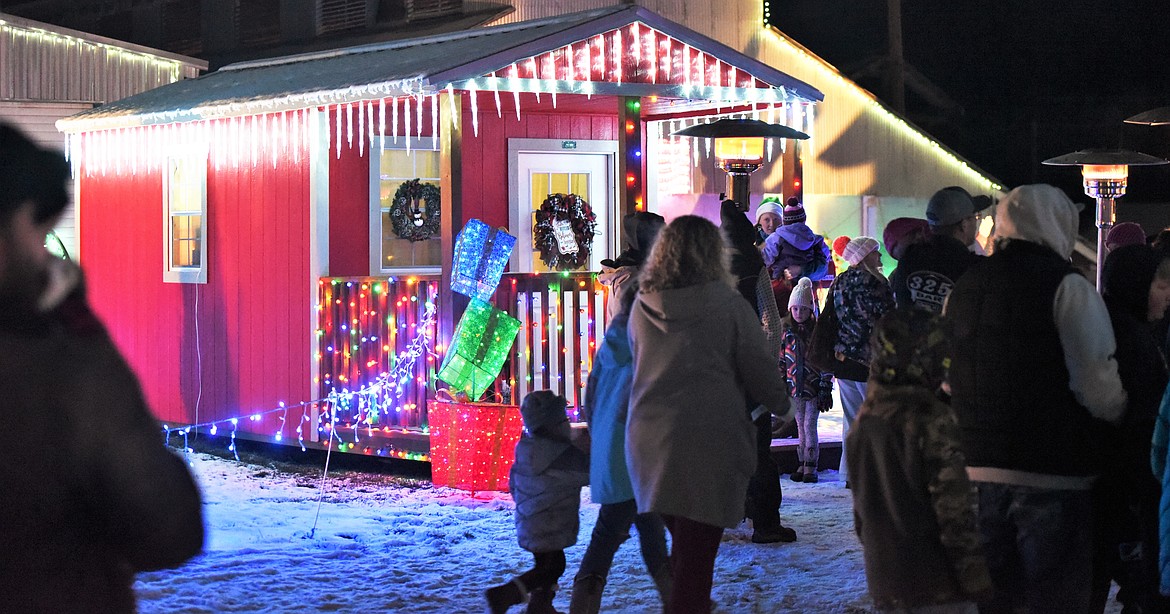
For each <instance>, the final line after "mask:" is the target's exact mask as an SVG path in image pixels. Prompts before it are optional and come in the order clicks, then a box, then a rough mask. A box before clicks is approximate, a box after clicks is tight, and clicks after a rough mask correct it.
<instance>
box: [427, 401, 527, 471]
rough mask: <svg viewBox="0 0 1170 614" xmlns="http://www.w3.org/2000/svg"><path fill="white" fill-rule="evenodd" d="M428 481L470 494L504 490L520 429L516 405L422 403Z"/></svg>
mask: <svg viewBox="0 0 1170 614" xmlns="http://www.w3.org/2000/svg"><path fill="white" fill-rule="evenodd" d="M427 417H428V421H429V423H430V431H431V452H430V456H431V481H432V482H433V483H434V484H435V485H436V486H450V487H452V488H459V489H462V490H469V491H471V492H473V493H474V492H477V491H489V490H502V491H506V490H508V472H509V471H511V469H512V462H513V461H514V460H515V457H516V441H517V440H519V439H520V432H521V430H522V429H523V428H524V421H523V419H522V418H521V417H520V407H519V406H516V405H501V404H498V403H467V402H462V403H461V402H451V401H443V400H431V401H428V402H427Z"/></svg>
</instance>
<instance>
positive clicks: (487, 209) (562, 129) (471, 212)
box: [463, 92, 618, 228]
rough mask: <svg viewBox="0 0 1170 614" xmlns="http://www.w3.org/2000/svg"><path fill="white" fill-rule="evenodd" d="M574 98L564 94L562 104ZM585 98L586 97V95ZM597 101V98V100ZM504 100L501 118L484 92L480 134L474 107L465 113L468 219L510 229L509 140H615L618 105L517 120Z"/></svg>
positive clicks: (522, 116) (523, 116)
mask: <svg viewBox="0 0 1170 614" xmlns="http://www.w3.org/2000/svg"><path fill="white" fill-rule="evenodd" d="M566 98H571V97H569V96H562V97H561V100H562V101H563V102H567V101H566V100H565V99H566ZM581 98H584V97H583V96H582V97H581ZM594 100H596V99H594ZM509 103H510V101H509V100H508V97H505V98H504V104H505V108H504V109H503V117H502V118H500V117H497V116H496V111H495V103H494V101H492V99H491V96H490V95H486V94H485V93H482V92H481V93H480V100H479V136H478V137H477V136H475V133H474V131H473V129H472V124H471V107H470V104H469V103H468V102H466V101H465V102H464V109H463V117H464V121H463V124H464V125H463V219H464V221H466V220H469V219H471V218H479V219H481V220H483V221H484V222H486V223H487V224H489V225H491V226H503V227H504V228H507V227H508V207H509V205H508V172H509V171H508V139H517V138H518V139H574V140H581V141H585V140H614V139H616V138H617V134H618V131H617V102H616V101H614V103H613V106H614V112H613V113H612V114H588V113H557V112H556V111H546V110H541V111H540V112H525V111H524V106H523V104H522V105H521V109H520V119H519V121H517V119H516V113H515V110H514V109H515V107H510V109H511V110H509Z"/></svg>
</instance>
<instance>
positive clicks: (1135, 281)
mask: <svg viewBox="0 0 1170 614" xmlns="http://www.w3.org/2000/svg"><path fill="white" fill-rule="evenodd" d="M1102 277H1103V278H1104V286H1105V287H1104V290H1103V297H1104V299H1105V306H1106V307H1108V309H1109V319H1110V321H1111V322H1112V324H1113V335H1114V336H1115V337H1116V338H1117V353H1116V354H1115V355H1114V356H1115V358H1116V359H1117V372H1118V375H1120V376H1121V385H1122V387H1124V388H1125V391H1126V393H1128V395H1129V403H1128V404H1127V405H1126V408H1125V415H1124V416H1123V417H1122V419H1121V422H1120V423H1119V424H1118V425H1117V427H1116V429H1114V430H1112V431H1111V433H1110V435H1111V437H1110V439H1109V440H1108V443H1107V446H1108V449H1109V450H1110V451H1111V453H1110V454H1109V456H1108V457H1107V459H1106V461H1105V463H1106V467H1105V468H1104V470H1103V471H1102V478H1101V479H1100V480H1099V481H1098V483H1097V485H1096V488H1095V489H1094V493H1093V494H1094V506H1095V509H1094V512H1095V515H1094V518H1095V524H1096V527H1097V534H1096V552H1095V555H1094V573H1093V579H1094V586H1093V588H1094V591H1093V601H1092V609H1091V611H1093V612H1101V611H1103V610H1104V607H1105V601H1106V598H1107V597H1108V592H1109V581H1110V579H1114V580H1116V581H1117V583H1118V586H1119V587H1120V590H1119V591H1118V594H1117V599H1118V600H1119V601H1121V602H1122V603H1123V604H1125V606H1126V610H1125V611H1127V612H1129V611H1135V612H1170V600H1167V599H1165V598H1164V597H1162V596H1161V595H1159V593H1158V577H1159V576H1158V567H1157V562H1158V500H1159V498H1160V497H1161V490H1162V489H1161V485H1160V483H1159V479H1158V478H1156V477H1155V476H1154V475H1153V473H1151V471H1150V441H1151V439H1152V437H1153V434H1154V423H1155V421H1156V420H1157V417H1158V408H1159V405H1160V403H1161V400H1162V394H1163V392H1164V391H1165V390H1166V384H1167V381H1168V380H1170V376H1168V374H1167V368H1166V361H1165V359H1164V357H1163V356H1162V352H1161V349H1160V348H1159V343H1158V341H1159V340H1158V337H1157V336H1156V334H1155V330H1154V322H1156V321H1157V320H1160V319H1162V317H1163V315H1164V314H1165V311H1166V299H1165V298H1164V297H1160V296H1159V294H1158V293H1151V288H1152V287H1153V286H1154V284H1156V283H1157V282H1158V281H1159V280H1161V283H1162V284H1166V283H1167V282H1168V281H1170V260H1167V259H1166V258H1165V257H1164V256H1162V255H1161V254H1159V253H1158V252H1157V251H1156V250H1154V248H1152V247H1150V246H1148V245H1145V244H1133V245H1126V246H1124V247H1119V248H1117V249H1115V250H1114V251H1112V252H1110V253H1109V256H1108V257H1107V258H1106V259H1105V267H1104V271H1103V272H1102Z"/></svg>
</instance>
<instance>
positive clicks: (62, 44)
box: [0, 13, 207, 259]
mask: <svg viewBox="0 0 1170 614" xmlns="http://www.w3.org/2000/svg"><path fill="white" fill-rule="evenodd" d="M204 70H207V62H204V61H202V60H198V59H195V58H191V57H186V56H182V55H177V54H174V53H169V52H166V51H160V50H158V49H150V48H146V47H141V46H138V45H134V44H131V43H125V42H121V41H117V40H113V39H109V38H105V37H102V36H97V35H93V34H86V33H85V32H78V31H75V30H70V29H68V28H63V27H60V26H55V25H50V24H47V23H40V22H36V21H31V20H28V19H24V18H21V17H16V16H13V15H7V14H4V13H0V121H4V122H7V123H9V124H12V125H14V126H16V127H18V128H20V129H21V130H22V131H24V132H25V134H27V135H28V136H29V138H31V139H33V140H34V141H36V142H37V143H38V144H39V145H41V146H42V147H48V148H51V149H56V150H59V151H62V152H63V155H67V152H65V151H64V149H65V135H63V134H61V132H59V131H58V130H57V127H56V125H55V124H56V122H57V120H59V119H61V118H62V117H67V116H69V115H73V114H74V113H78V112H80V111H83V110H86V109H89V108H91V107H94V106H97V105H100V104H103V103H106V102H109V101H111V100H117V99H119V98H125V97H126V96H132V95H134V94H137V93H139V92H144V91H146V90H149V89H152V88H156V87H158V86H160V85H166V84H168V83H173V82H175V81H178V80H180V79H190V78H193V77H196V76H198V75H199V73H200V71H204ZM55 232H56V234H57V236H58V238H60V240H61V243H62V245H63V246H64V248H65V250H66V252H68V254H69V256H70V257H71V258H74V259H78V258H79V256H80V254H79V250H78V239H77V216H76V208H74V207H70V208H68V209H67V210H66V211H65V214H64V216H63V217H62V219H61V222H60V224H58V226H57V228H56V229H55Z"/></svg>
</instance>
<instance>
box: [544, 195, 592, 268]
mask: <svg viewBox="0 0 1170 614" xmlns="http://www.w3.org/2000/svg"><path fill="white" fill-rule="evenodd" d="M566 226H567V227H566ZM570 231H571V235H570ZM558 235H559V236H558ZM595 236H597V216H596V215H594V214H593V209H591V208H590V207H589V203H587V202H585V199H584V198H581V197H580V196H578V195H576V194H549V196H548V198H546V199H544V202H542V203H541V204H540V208H539V209H537V210H536V223H535V224H534V225H533V228H532V239H533V245H532V246H533V248H534V249H536V250H539V251H540V260H541V261H542V262H544V263H545V265H547V266H548V267H549V268H550V269H556V270H560V271H570V270H573V269H579V268H581V267H583V266H587V265H588V264H589V255H590V254H591V253H592V251H593V249H592V248H593V238H594V237H595Z"/></svg>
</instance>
